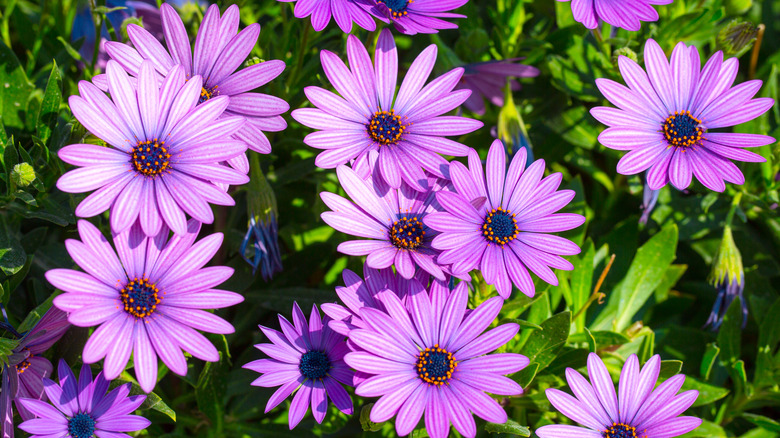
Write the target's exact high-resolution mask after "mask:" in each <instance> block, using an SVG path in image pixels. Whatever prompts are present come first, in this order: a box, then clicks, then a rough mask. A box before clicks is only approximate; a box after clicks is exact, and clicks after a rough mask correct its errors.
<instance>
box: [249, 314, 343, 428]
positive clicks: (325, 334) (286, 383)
mask: <svg viewBox="0 0 780 438" xmlns="http://www.w3.org/2000/svg"><path fill="white" fill-rule="evenodd" d="M328 320H329V318H328V317H327V316H326V317H325V318H324V319H321V318H320V312H319V311H318V310H317V306H316V305H315V306H312V309H311V317H310V318H309V321H308V322H307V321H306V316H305V315H304V314H303V312H302V311H301V308H300V307H298V303H295V304H294V305H293V323H294V324H295V325H293V324H290V322H289V321H287V319H286V318H284V317H283V316H282V315H279V324H280V325H281V328H282V332H279V331H276V330H274V329H271V328H268V327H264V326H262V325H261V326H260V330H262V332H263V334H264V335H265V336H266V337H267V338H268V339H269V340H270V341H271V343H270V344H257V345H255V347H257V349H258V350H260V351H262V352H263V353H265V354H267V355H268V356H270V358H269V359H258V360H256V361H253V362H250V363H248V364H246V365H244V366H243V368H247V369H250V370H252V371H257V372H258V373H261V374H263V375H262V376H260V377H258V378H257V379H256V380H255V381H254V382H252V385H254V386H263V387H274V386H279V389H277V390H276V392H275V393H274V394H273V395H272V396H271V398H270V399H269V400H268V404H267V405H266V407H265V412H266V413H267V412H268V411H270V410H271V409H273V408H275V407H276V406H278V405H279V403H281V402H283V401H284V399H286V398H287V397H289V396H290V394H292V393H293V391H295V390H296V389H297V390H298V391H297V392H296V393H295V396H293V400H292V403H291V405H290V414H289V419H288V420H289V425H290V429H293V428H294V427H295V426H297V425H298V423H300V421H301V420H302V419H303V417H304V415H306V412H307V411H308V410H309V405H311V411H312V415H313V416H314V419H315V420H316V421H317V423H322V420H323V419H324V418H325V414H326V413H327V412H328V398H330V400H331V401H332V402H333V404H334V405H336V408H337V409H338V410H340V411H341V412H343V413H345V414H347V415H351V414H352V410H353V408H352V399H351V398H350V396H349V394H348V393H347V391H346V390H345V389H344V387H343V386H342V385H348V386H352V374H353V371H352V370H350V369H349V367H348V366H347V365H346V364H345V363H344V355H345V354H347V352H348V351H349V349H348V348H347V343H346V341H345V340H344V336H342V335H340V334H338V333H336V332H334V331H333V330H331V329H330V327H328Z"/></svg>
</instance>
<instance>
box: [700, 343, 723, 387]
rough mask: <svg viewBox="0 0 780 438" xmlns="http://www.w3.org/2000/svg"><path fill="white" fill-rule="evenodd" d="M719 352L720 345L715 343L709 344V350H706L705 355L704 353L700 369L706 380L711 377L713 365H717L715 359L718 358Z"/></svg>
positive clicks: (702, 376)
mask: <svg viewBox="0 0 780 438" xmlns="http://www.w3.org/2000/svg"><path fill="white" fill-rule="evenodd" d="M719 353H720V347H718V344H715V343H710V344H707V350H705V351H704V355H702V358H701V369H700V371H699V373H700V374H701V378H702V379H704V380H709V379H710V373H711V372H712V367H713V365H715V359H717V358H718V354H719Z"/></svg>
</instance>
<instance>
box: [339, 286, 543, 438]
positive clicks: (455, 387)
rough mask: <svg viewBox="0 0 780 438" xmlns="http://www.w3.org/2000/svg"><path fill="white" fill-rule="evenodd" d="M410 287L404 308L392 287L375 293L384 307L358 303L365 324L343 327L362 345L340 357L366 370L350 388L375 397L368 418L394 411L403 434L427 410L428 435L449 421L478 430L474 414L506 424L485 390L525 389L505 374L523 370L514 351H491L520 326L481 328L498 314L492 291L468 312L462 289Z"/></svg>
mask: <svg viewBox="0 0 780 438" xmlns="http://www.w3.org/2000/svg"><path fill="white" fill-rule="evenodd" d="M445 294H446V291H444V290H441V289H437V290H432V291H431V295H429V294H428V293H427V292H426V291H425V290H419V291H416V293H412V294H410V295H409V296H408V297H407V301H406V307H404V305H403V304H402V303H401V301H400V300H399V299H398V297H397V296H396V295H395V294H394V293H393V292H391V291H388V290H385V291H382V292H380V295H382V298H381V299H382V301H383V302H384V304H385V306H386V308H387V311H386V312H383V311H380V310H377V309H373V308H363V309H362V310H361V312H360V314H361V317H362V319H363V320H364V321H365V322H366V323H367V326H368V327H367V328H359V329H354V330H352V331H351V332H350V333H349V340H350V342H352V343H354V344H355V345H357V346H358V347H359V348H360V350H361V351H353V352H351V353H348V354H347V355H346V356H345V358H344V360H345V361H346V362H347V364H348V365H349V366H351V367H352V368H354V369H355V370H357V371H359V372H362V373H366V374H370V375H372V377H370V378H368V379H367V380H364V381H363V382H362V383H360V384H359V385H358V386H357V387H356V388H355V394H357V395H359V396H361V397H380V399H379V400H378V401H376V403H374V405H373V407H372V409H371V413H370V418H371V421H373V422H375V423H382V422H384V421H387V420H389V419H390V418H392V417H393V416H395V417H396V419H395V429H396V431H397V432H398V435H401V436H403V435H407V434H409V433H410V432H411V431H412V430H414V428H415V427H416V426H417V423H418V422H419V421H420V418H421V417H422V415H423V413H425V428H426V430H427V432H428V435H429V436H430V437H431V438H443V437H446V436H448V435H449V429H450V423H452V424H453V426H455V429H457V431H458V432H459V433H460V434H461V435H463V436H465V437H474V436H475V435H476V433H477V428H476V423H475V422H474V417H473V415H474V414H476V415H478V416H479V417H481V418H483V419H485V420H486V421H490V422H493V423H504V422H506V420H507V414H506V412H505V411H504V409H503V408H501V406H500V405H499V404H498V402H497V401H496V400H495V399H493V398H492V397H490V396H488V395H487V394H485V393H486V392H490V393H493V394H499V395H518V394H521V393H522V392H523V389H522V388H521V387H520V385H518V384H517V383H515V381H514V380H511V379H509V378H507V377H504V375H505V374H512V373H515V372H517V371H520V370H521V369H523V368H525V367H526V366H527V365H528V363H529V361H528V358H526V357H525V356H522V355H520V354H514V353H501V354H487V353H491V352H493V351H494V350H496V349H497V348H499V347H501V346H503V345H504V344H506V343H507V342H509V340H510V339H512V338H513V337H514V336H515V335H516V334H517V332H518V330H519V328H520V327H519V326H518V325H517V324H514V323H510V324H503V325H500V326H498V327H496V328H493V329H491V330H489V331H487V332H485V333H483V332H484V331H485V330H486V329H487V328H488V327H489V326H490V324H491V323H492V322H493V320H495V318H496V316H498V313H499V311H500V310H501V306H502V304H503V300H502V299H501V298H499V297H493V298H490V299H488V300H486V301H485V302H483V303H482V304H480V305H479V306H478V307H477V308H476V309H474V310H473V311H471V312H470V313H469V314H466V304H467V301H468V288H466V287H465V284H464V283H461V284H459V285H458V287H456V288H455V290H453V291H452V293H449V294H448V296H446V295H445Z"/></svg>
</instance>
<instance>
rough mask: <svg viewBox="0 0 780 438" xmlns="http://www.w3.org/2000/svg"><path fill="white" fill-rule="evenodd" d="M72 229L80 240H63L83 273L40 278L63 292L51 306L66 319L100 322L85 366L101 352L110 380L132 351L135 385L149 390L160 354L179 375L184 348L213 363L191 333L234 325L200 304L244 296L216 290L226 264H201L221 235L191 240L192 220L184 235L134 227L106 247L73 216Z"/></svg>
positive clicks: (209, 348) (206, 344)
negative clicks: (149, 232)
mask: <svg viewBox="0 0 780 438" xmlns="http://www.w3.org/2000/svg"><path fill="white" fill-rule="evenodd" d="M78 229H79V236H80V237H81V241H78V240H73V239H68V240H66V241H65V247H66V248H67V249H68V253H70V256H71V257H72V258H73V261H75V262H76V264H77V265H79V267H81V268H82V269H83V270H84V271H85V272H80V271H74V270H71V269H52V270H50V271H48V272H46V279H47V280H49V282H50V283H51V284H53V285H54V286H55V287H57V288H58V289H61V290H63V291H65V293H64V294H62V295H59V296H57V297H56V298H55V299H54V305H55V306H57V307H59V308H60V309H62V310H64V311H66V312H69V316H68V320H69V321H70V322H71V324H73V325H76V326H79V327H92V326H98V328H97V329H96V330H95V332H94V333H93V334H92V336H90V338H89V340H88V341H87V343H86V345H85V346H84V351H83V354H82V358H83V360H84V363H95V362H97V361H99V360H100V359H102V358H104V357H105V358H106V360H105V362H104V364H103V372H104V373H105V376H106V378H107V379H109V380H112V379H115V378H116V377H117V376H119V374H120V373H121V372H122V371H123V370H124V369H125V365H127V362H128V361H129V360H130V355H131V354H132V356H133V366H134V368H135V375H136V377H137V379H138V383H139V385H140V386H141V388H142V389H143V390H144V391H146V392H151V391H152V390H153V389H154V386H155V384H156V383H157V358H158V357H159V358H160V359H162V361H163V363H165V365H167V366H168V368H169V369H170V370H171V371H173V372H174V373H176V374H178V375H180V376H183V375H186V374H187V361H186V359H185V358H184V354H183V353H182V350H185V351H187V352H188V353H190V354H192V355H193V356H195V357H197V358H198V359H202V360H205V361H209V362H215V361H218V360H219V353H218V352H217V349H216V348H215V347H214V346H213V345H212V344H211V342H210V341H209V340H208V339H207V338H206V337H205V336H203V335H202V334H200V333H199V332H197V331H196V330H202V331H205V332H209V333H217V334H229V333H233V331H234V329H233V326H232V325H230V323H228V322H227V321H225V320H224V319H222V318H220V317H219V316H217V315H215V314H213V313H210V312H206V311H204V310H202V309H220V308H223V307H228V306H232V305H234V304H238V303H240V302H242V301H243V300H244V298H243V297H242V296H241V295H239V294H237V293H234V292H228V291H224V290H220V289H215V287H216V286H217V285H219V284H221V283H222V282H224V281H225V280H227V279H228V278H229V277H230V276H231V275H232V274H233V269H232V268H229V267H227V266H211V267H205V268H204V265H205V264H206V263H208V261H209V260H211V259H212V257H214V254H215V253H216V252H217V250H218V249H219V247H220V245H221V244H222V234H221V233H215V234H212V235H210V236H207V237H204V238H203V239H201V240H200V241H198V242H195V238H196V237H197V236H198V232H199V231H200V223H198V222H197V221H195V220H190V221H189V222H188V223H187V232H186V233H185V234H181V235H173V237H171V238H170V240H169V238H168V235H169V234H170V233H169V231H168V229H167V228H166V227H162V229H161V230H160V233H159V234H158V235H156V236H154V237H147V236H146V235H145V234H144V233H143V231H142V230H141V229H140V227H139V226H138V224H136V225H134V226H132V227H130V228H128V229H127V230H125V231H123V232H121V233H119V234H116V235H115V236H114V248H112V247H111V244H110V243H109V242H108V240H107V239H106V238H105V237H104V236H103V235H102V234H101V233H100V231H99V230H98V229H97V228H96V227H95V226H94V225H92V224H91V223H89V222H87V221H83V220H82V221H79V223H78ZM117 254H118V255H119V256H118V257H117Z"/></svg>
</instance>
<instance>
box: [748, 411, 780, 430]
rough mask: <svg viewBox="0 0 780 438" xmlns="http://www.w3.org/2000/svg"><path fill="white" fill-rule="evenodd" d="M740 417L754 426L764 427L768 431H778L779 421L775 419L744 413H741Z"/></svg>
mask: <svg viewBox="0 0 780 438" xmlns="http://www.w3.org/2000/svg"><path fill="white" fill-rule="evenodd" d="M742 418H744V419H745V420H747V421H749V422H751V423H753V424H755V425H756V426H758V427H760V428H762V429H766V430H768V431H770V432H777V433H780V423H778V422H777V421H776V420H773V419H771V418H769V417H765V416H763V415H757V414H749V413H745V414H742Z"/></svg>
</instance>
